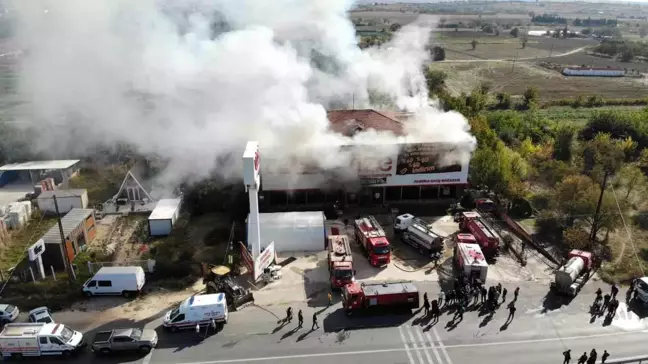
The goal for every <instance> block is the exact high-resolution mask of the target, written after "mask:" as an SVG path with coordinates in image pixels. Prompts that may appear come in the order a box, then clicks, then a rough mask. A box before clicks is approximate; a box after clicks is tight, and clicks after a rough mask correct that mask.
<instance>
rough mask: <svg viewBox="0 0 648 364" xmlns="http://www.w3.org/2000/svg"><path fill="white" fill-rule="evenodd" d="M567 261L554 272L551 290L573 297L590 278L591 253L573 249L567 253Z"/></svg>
mask: <svg viewBox="0 0 648 364" xmlns="http://www.w3.org/2000/svg"><path fill="white" fill-rule="evenodd" d="M567 259H568V260H567V263H565V264H564V265H563V266H561V267H560V268H559V269H558V270H557V271H556V275H555V280H554V281H553V282H551V289H552V290H553V291H554V292H556V293H560V294H565V295H568V296H570V297H574V296H576V295H577V294H578V292H580V290H581V288H583V286H584V285H585V283H587V281H588V280H589V279H590V277H591V276H592V268H593V265H594V262H593V255H592V253H591V252H586V251H583V250H577V249H574V250H572V251H571V252H569V255H568V256H567Z"/></svg>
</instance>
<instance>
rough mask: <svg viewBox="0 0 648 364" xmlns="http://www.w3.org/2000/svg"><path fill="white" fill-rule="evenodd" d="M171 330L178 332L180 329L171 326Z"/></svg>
mask: <svg viewBox="0 0 648 364" xmlns="http://www.w3.org/2000/svg"><path fill="white" fill-rule="evenodd" d="M169 330H171V332H178V328H177V327H175V326H171V327H170V328H169Z"/></svg>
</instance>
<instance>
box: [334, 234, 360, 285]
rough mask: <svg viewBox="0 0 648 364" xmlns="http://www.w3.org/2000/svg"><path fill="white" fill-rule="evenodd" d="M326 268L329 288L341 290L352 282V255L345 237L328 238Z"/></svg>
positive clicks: (347, 238)
mask: <svg viewBox="0 0 648 364" xmlns="http://www.w3.org/2000/svg"><path fill="white" fill-rule="evenodd" d="M328 268H329V275H330V277H329V279H330V281H331V288H332V289H336V288H342V287H344V286H345V285H347V284H349V283H352V282H353V276H354V275H355V271H354V270H353V255H352V254H351V244H349V237H348V236H346V235H329V236H328Z"/></svg>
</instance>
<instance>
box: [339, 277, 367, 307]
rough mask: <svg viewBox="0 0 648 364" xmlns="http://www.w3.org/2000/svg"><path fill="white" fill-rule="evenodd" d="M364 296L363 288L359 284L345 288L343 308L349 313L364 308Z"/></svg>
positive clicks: (348, 285) (343, 291)
mask: <svg viewBox="0 0 648 364" xmlns="http://www.w3.org/2000/svg"><path fill="white" fill-rule="evenodd" d="M363 302H364V294H363V291H362V286H361V284H360V283H358V282H353V283H350V284H347V285H346V286H344V289H343V290H342V307H344V309H345V310H346V311H347V312H350V311H353V310H355V309H358V308H360V307H362V306H363Z"/></svg>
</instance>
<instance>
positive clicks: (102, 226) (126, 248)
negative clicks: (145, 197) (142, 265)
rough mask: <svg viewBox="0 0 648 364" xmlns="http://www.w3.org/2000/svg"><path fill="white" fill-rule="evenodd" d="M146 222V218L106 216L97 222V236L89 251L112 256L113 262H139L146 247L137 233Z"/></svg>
mask: <svg viewBox="0 0 648 364" xmlns="http://www.w3.org/2000/svg"><path fill="white" fill-rule="evenodd" d="M145 222H146V217H145V216H128V217H124V216H121V215H106V216H104V217H103V219H101V220H97V225H96V229H97V235H96V237H95V239H94V240H93V242H92V243H91V245H90V246H89V247H88V249H89V250H90V251H92V250H98V251H102V252H103V253H104V254H107V255H112V257H113V258H112V261H113V262H127V261H132V260H138V259H139V257H140V255H141V254H142V253H144V252H145V251H146V245H145V244H144V241H142V240H141V238H140V237H139V236H137V234H135V233H136V230H137V229H138V227H141V224H145Z"/></svg>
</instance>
